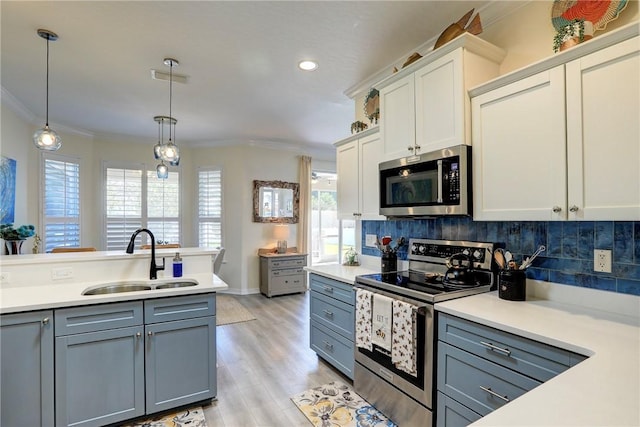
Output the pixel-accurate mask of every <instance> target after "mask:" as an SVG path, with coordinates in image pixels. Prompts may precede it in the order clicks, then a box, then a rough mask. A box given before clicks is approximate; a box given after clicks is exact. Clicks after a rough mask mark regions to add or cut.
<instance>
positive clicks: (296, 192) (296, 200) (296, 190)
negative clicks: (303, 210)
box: [253, 180, 300, 224]
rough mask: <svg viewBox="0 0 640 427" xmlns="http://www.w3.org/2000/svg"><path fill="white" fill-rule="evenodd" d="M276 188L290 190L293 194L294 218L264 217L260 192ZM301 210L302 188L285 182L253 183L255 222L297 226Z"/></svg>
mask: <svg viewBox="0 0 640 427" xmlns="http://www.w3.org/2000/svg"><path fill="white" fill-rule="evenodd" d="M268 188H275V189H289V190H291V191H292V193H293V198H292V206H291V208H292V216H281V217H280V216H277V217H274V216H262V215H261V210H260V200H261V198H260V190H262V189H268ZM299 208H300V186H299V184H297V183H294V182H284V181H258V180H254V181H253V222H268V223H276V224H297V223H298V215H299V213H298V212H299Z"/></svg>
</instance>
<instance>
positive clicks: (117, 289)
mask: <svg viewBox="0 0 640 427" xmlns="http://www.w3.org/2000/svg"><path fill="white" fill-rule="evenodd" d="M197 284H198V282H195V281H193V280H176V281H171V282H163V283H158V284H157V285H156V284H155V283H149V282H117V283H108V284H105V285H99V286H95V287H91V288H87V289H85V290H84V291H82V295H104V294H117V293H121V292H136V291H151V290H154V289H172V288H185V287H189V286H196V285H197Z"/></svg>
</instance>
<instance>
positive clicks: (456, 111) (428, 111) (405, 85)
mask: <svg viewBox="0 0 640 427" xmlns="http://www.w3.org/2000/svg"><path fill="white" fill-rule="evenodd" d="M504 54H505V52H504V51H503V50H502V49H500V48H498V47H496V46H494V45H492V44H490V43H488V42H485V41H483V40H481V39H479V38H477V37H476V36H473V35H471V34H464V35H462V36H460V37H458V38H456V39H455V40H453V41H451V42H449V43H447V44H446V45H444V46H442V47H440V48H439V49H437V50H435V51H433V52H431V53H429V54H427V55H425V56H424V57H423V58H421V59H420V60H418V61H417V62H415V63H414V64H411V65H410V66H409V67H407V68H405V69H403V70H401V71H399V72H398V73H396V74H395V75H393V76H391V77H389V78H388V79H386V80H384V81H382V82H380V83H379V84H377V85H376V88H377V89H378V90H379V92H380V135H381V138H382V145H383V151H384V152H383V155H384V160H393V159H398V158H401V157H406V156H411V155H414V154H415V155H420V154H424V153H428V152H430V151H435V150H439V149H442V148H446V147H450V146H453V145H459V144H466V145H469V144H470V143H471V136H470V102H469V97H468V95H467V89H468V88H469V87H471V86H473V85H477V84H480V83H483V82H485V81H487V80H489V79H491V78H493V77H495V76H497V75H498V73H499V65H500V62H501V61H502V59H503V58H504Z"/></svg>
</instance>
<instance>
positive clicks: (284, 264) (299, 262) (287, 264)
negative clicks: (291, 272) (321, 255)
mask: <svg viewBox="0 0 640 427" xmlns="http://www.w3.org/2000/svg"><path fill="white" fill-rule="evenodd" d="M270 264H271V268H273V269H276V268H277V269H280V268H293V267H304V266H305V265H307V262H306V260H305V258H304V257H300V258H287V259H282V260H275V259H274V260H271V263H270Z"/></svg>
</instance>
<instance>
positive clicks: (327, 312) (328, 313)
mask: <svg viewBox="0 0 640 427" xmlns="http://www.w3.org/2000/svg"><path fill="white" fill-rule="evenodd" d="M322 311H324V314H326V315H327V316H333V312H331V311H329V310H322Z"/></svg>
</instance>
